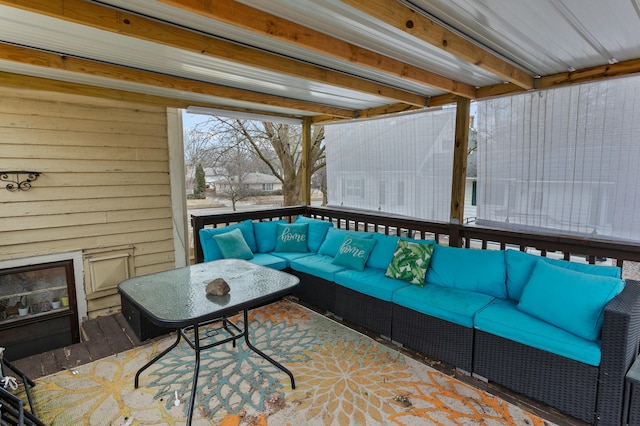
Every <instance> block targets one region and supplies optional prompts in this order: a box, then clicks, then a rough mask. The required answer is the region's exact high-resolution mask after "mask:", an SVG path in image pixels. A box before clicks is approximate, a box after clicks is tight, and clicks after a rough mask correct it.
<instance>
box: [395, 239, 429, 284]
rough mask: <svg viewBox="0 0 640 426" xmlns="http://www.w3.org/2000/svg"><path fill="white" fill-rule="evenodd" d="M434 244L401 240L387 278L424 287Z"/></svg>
mask: <svg viewBox="0 0 640 426" xmlns="http://www.w3.org/2000/svg"><path fill="white" fill-rule="evenodd" d="M433 247H434V245H433V244H418V243H412V242H410V241H404V240H399V241H398V245H397V246H396V251H395V252H394V253H393V259H391V263H390V264H389V267H388V268H387V271H386V272H385V276H387V277H389V278H393V279H396V280H402V281H407V282H409V283H411V284H416V285H417V286H419V287H422V286H424V279H425V277H426V275H427V268H428V267H429V262H430V261H431V256H432V255H433Z"/></svg>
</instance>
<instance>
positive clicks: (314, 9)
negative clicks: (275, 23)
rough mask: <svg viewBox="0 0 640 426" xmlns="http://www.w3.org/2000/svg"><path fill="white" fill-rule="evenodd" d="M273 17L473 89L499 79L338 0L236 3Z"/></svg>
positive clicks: (282, 0) (265, 0)
mask: <svg viewBox="0 0 640 426" xmlns="http://www.w3.org/2000/svg"><path fill="white" fill-rule="evenodd" d="M239 2H240V3H243V4H246V5H248V6H252V7H255V8H257V9H260V10H262V11H265V12H268V13H271V14H273V15H276V16H280V17H282V18H285V19H288V20H290V21H294V22H297V23H299V24H302V25H304V26H307V27H309V28H313V29H315V30H317V31H320V32H323V33H327V34H331V35H333V36H334V37H336V38H339V39H341V40H344V41H347V42H349V43H352V44H355V45H357V46H360V47H364V48H366V49H369V50H371V51H374V52H377V53H380V54H383V55H386V56H389V57H392V58H395V59H398V60H401V61H404V62H406V63H409V64H412V65H415V66H418V67H421V68H424V69H427V70H430V71H431V72H434V73H436V74H439V75H443V76H448V77H449V78H452V79H454V80H457V81H462V82H466V83H468V84H471V85H473V86H488V85H491V84H497V83H501V80H500V79H499V78H496V76H495V75H492V74H490V73H488V72H486V71H484V70H482V69H481V68H479V67H476V66H474V65H472V64H469V63H467V62H465V61H462V60H460V59H459V58H456V57H455V56H453V55H451V54H449V53H446V52H444V51H443V50H441V49H438V48H436V47H435V46H433V45H431V44H428V43H426V42H423V41H421V40H419V39H417V38H415V37H413V36H411V35H410V34H408V33H406V32H404V31H401V30H398V29H396V28H393V27H391V26H390V25H387V24H385V23H383V22H380V21H378V20H376V19H375V18H373V17H371V16H369V15H366V14H364V13H363V12H360V11H358V10H356V9H353V8H352V7H350V6H347V5H345V4H344V3H341V2H340V1H338V0H316V1H313V2H304V1H298V0H281V1H272V0H239Z"/></svg>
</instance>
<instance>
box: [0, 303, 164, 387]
mask: <svg viewBox="0 0 640 426" xmlns="http://www.w3.org/2000/svg"><path fill="white" fill-rule="evenodd" d="M81 334H82V337H81V340H82V341H81V342H80V343H76V344H73V345H70V346H66V347H64V348H59V349H54V350H51V351H48V352H44V353H41V354H38V355H32V356H29V357H26V358H22V359H19V360H16V361H12V364H13V365H14V366H15V367H17V368H18V369H20V370H21V371H22V372H23V373H25V374H26V375H27V377H29V378H31V379H37V378H38V377H42V376H48V375H49V374H53V373H57V372H59V371H62V370H72V369H74V368H76V367H78V366H80V365H83V364H87V363H89V362H91V361H95V360H98V359H101V358H105V357H107V356H110V355H115V354H117V353H121V352H124V351H127V350H129V349H133V348H134V347H137V346H141V345H145V344H147V343H149V342H150V340H147V341H146V342H141V341H140V340H139V339H138V338H137V337H136V335H135V333H134V332H133V329H132V328H131V326H130V325H129V324H128V323H127V321H126V319H125V318H124V316H122V314H121V313H117V314H114V315H110V316H105V317H100V318H98V319H94V320H89V321H85V322H84V323H83V324H82V328H81ZM163 337H164V336H162V337H158V339H162V338H163Z"/></svg>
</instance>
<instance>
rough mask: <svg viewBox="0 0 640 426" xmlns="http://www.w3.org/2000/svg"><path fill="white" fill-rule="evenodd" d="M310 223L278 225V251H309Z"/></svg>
mask: <svg viewBox="0 0 640 426" xmlns="http://www.w3.org/2000/svg"><path fill="white" fill-rule="evenodd" d="M308 233H309V224H308V223H303V224H302V223H301V224H282V223H278V224H277V225H276V249H275V251H276V252H296V253H306V252H308V251H309V246H308V243H307V240H308Z"/></svg>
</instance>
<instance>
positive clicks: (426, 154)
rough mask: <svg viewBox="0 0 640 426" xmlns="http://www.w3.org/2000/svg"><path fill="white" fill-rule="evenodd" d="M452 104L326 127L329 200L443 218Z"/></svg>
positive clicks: (449, 166)
mask: <svg viewBox="0 0 640 426" xmlns="http://www.w3.org/2000/svg"><path fill="white" fill-rule="evenodd" d="M454 134H455V108H448V109H441V110H433V111H427V112H421V113H409V114H400V115H395V116H393V117H388V118H382V119H376V120H358V121H354V122H349V123H338V124H331V125H327V126H326V127H325V143H326V156H327V192H328V194H327V197H328V204H329V205H332V206H342V207H350V208H357V209H364V210H373V211H380V212H385V213H393V214H400V215H405V216H411V217H417V218H423V219H432V220H442V221H448V220H449V215H450V208H451V206H450V200H451V176H452V168H453V146H454V139H455V138H454Z"/></svg>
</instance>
